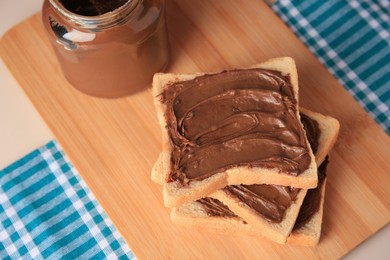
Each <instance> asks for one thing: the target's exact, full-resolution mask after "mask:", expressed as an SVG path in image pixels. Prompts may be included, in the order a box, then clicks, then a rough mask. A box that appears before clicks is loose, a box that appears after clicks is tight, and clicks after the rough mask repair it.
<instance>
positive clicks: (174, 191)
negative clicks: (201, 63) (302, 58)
mask: <svg viewBox="0 0 390 260" xmlns="http://www.w3.org/2000/svg"><path fill="white" fill-rule="evenodd" d="M250 68H262V69H269V70H275V71H279V72H281V73H282V74H283V75H290V81H291V84H292V87H293V90H294V96H295V99H296V100H297V106H298V74H297V70H296V66H295V61H294V60H293V59H292V58H290V57H282V58H275V59H270V60H268V61H265V62H262V63H259V64H256V65H254V66H251V67H250ZM205 74H206V73H193V74H167V73H157V74H155V75H154V78H153V90H152V93H153V97H154V99H153V100H154V104H155V107H156V111H157V117H158V121H159V124H160V127H161V129H162V132H163V133H162V146H163V152H162V155H161V156H160V159H161V160H162V166H160V167H157V168H158V169H159V171H162V172H161V175H162V176H167V175H168V174H169V171H170V164H171V152H172V146H171V143H170V138H169V135H168V130H167V124H166V120H165V116H164V114H165V111H166V110H167V109H168V108H167V106H166V104H164V103H163V102H161V99H160V94H161V93H163V91H164V89H165V88H168V87H169V86H170V85H171V84H172V83H174V82H180V81H187V80H192V79H194V78H195V77H198V76H201V75H205ZM296 117H297V118H298V120H299V122H300V115H299V112H298V107H297V113H296ZM301 127H302V128H303V126H302V124H301ZM305 141H306V144H307V147H308V149H309V155H310V158H311V163H310V165H309V167H308V169H307V170H306V171H304V172H303V173H301V174H300V175H298V176H292V175H289V174H286V173H280V172H279V170H278V169H265V168H260V167H246V166H241V167H235V168H231V169H228V170H226V171H224V172H220V173H217V174H215V175H213V176H211V177H209V178H206V179H205V180H202V181H193V182H191V183H190V185H189V186H188V187H183V186H182V185H181V183H180V182H179V181H174V182H165V181H164V188H163V194H164V205H165V206H166V207H170V208H171V207H177V206H180V205H182V204H184V203H186V202H189V201H192V200H196V199H200V198H202V197H205V196H207V195H208V194H209V193H211V192H213V191H215V190H218V189H221V188H223V187H225V186H226V185H239V184H248V185H250V184H276V185H283V186H292V187H296V188H303V189H309V188H314V187H316V186H317V174H316V170H317V165H316V162H315V158H314V155H313V153H312V150H311V148H310V145H309V143H308V141H307V139H306V138H305ZM152 179H153V177H152ZM164 179H165V177H164Z"/></svg>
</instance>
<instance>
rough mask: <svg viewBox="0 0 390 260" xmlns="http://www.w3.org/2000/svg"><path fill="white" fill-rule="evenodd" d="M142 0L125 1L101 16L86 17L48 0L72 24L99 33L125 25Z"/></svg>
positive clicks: (59, 2) (56, 1)
mask: <svg viewBox="0 0 390 260" xmlns="http://www.w3.org/2000/svg"><path fill="white" fill-rule="evenodd" d="M140 2H142V0H127V2H126V3H125V4H123V5H122V6H120V7H118V8H117V9H115V10H113V11H110V12H106V13H104V14H101V15H94V16H87V15H80V14H77V13H74V12H71V11H69V10H68V9H67V8H65V6H64V5H63V4H62V3H61V1H60V0H49V3H50V4H51V5H52V6H53V8H54V9H55V10H56V11H57V13H59V14H60V15H61V16H63V17H64V18H65V19H67V20H68V21H69V22H71V23H72V24H74V25H76V26H78V27H80V28H81V29H87V30H92V31H100V30H104V29H108V28H111V27H112V26H115V25H120V24H123V23H125V22H126V21H127V20H128V18H129V16H130V14H131V13H132V12H133V10H134V9H135V8H136V7H137V6H138V4H139V3H140Z"/></svg>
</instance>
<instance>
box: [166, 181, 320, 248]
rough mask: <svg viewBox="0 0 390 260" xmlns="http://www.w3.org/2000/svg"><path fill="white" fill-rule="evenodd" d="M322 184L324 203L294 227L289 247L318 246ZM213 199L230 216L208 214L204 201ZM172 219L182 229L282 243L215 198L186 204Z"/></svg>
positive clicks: (174, 213) (173, 211)
mask: <svg viewBox="0 0 390 260" xmlns="http://www.w3.org/2000/svg"><path fill="white" fill-rule="evenodd" d="M320 185H321V188H320V194H321V195H320V196H321V200H320V204H319V209H318V211H317V212H316V213H314V214H313V215H312V216H311V217H310V219H309V220H308V221H307V222H306V223H305V224H304V225H302V226H300V227H299V228H295V226H294V227H293V230H292V232H291V233H290V234H289V236H288V237H287V241H286V243H287V244H295V245H301V246H315V245H317V244H318V242H319V240H320V236H321V225H322V216H323V205H324V199H325V187H326V178H325V180H324V181H323V182H322V183H321V184H320ZM210 199H212V200H213V201H212V203H213V204H216V205H218V207H219V208H224V211H227V212H228V213H229V216H228V217H226V216H222V215H211V214H217V213H210V211H207V210H206V209H205V207H204V203H205V202H204V201H205V200H210ZM302 207H304V205H302V206H301V208H302ZM171 219H172V221H173V222H174V223H176V224H178V225H181V226H185V227H192V228H197V229H200V230H209V231H214V232H217V233H220V234H230V233H236V234H243V235H248V236H255V237H261V238H266V239H270V240H272V241H274V242H278V243H280V242H281V241H283V240H281V241H280V240H278V239H275V237H274V236H271V237H267V234H265V233H264V230H262V229H259V228H254V227H253V226H252V225H250V224H248V223H247V222H246V221H245V220H244V219H242V218H241V217H239V216H237V215H235V213H234V212H233V211H230V209H229V208H228V207H227V206H226V205H225V204H223V203H222V202H220V201H218V200H216V199H213V198H204V199H201V200H197V201H193V202H189V203H186V204H184V205H183V206H181V207H179V208H173V209H172V210H171ZM281 243H284V242H281Z"/></svg>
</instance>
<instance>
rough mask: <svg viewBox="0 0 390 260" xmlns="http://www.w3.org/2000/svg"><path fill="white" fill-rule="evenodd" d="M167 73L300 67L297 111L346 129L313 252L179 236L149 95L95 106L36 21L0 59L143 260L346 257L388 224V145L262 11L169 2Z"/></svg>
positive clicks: (18, 32)
mask: <svg viewBox="0 0 390 260" xmlns="http://www.w3.org/2000/svg"><path fill="white" fill-rule="evenodd" d="M167 22H168V28H169V34H170V41H171V63H170V67H169V68H168V71H169V72H177V73H191V72H195V71H217V70H222V69H228V68H234V67H247V66H249V65H251V64H254V63H258V62H261V61H263V60H265V59H268V58H272V57H277V56H291V57H293V58H295V59H296V62H297V66H298V72H299V82H300V104H301V105H302V106H304V107H307V108H309V109H312V110H314V111H318V112H321V113H324V114H329V115H331V116H333V117H336V118H337V119H339V121H340V123H341V132H340V137H339V139H338V142H337V144H336V146H335V148H334V150H333V151H332V153H331V164H330V168H329V178H328V186H327V192H326V202H325V208H324V210H325V212H324V220H323V235H322V239H321V242H320V244H319V245H318V246H317V247H315V248H305V247H300V246H291V245H277V244H274V243H272V242H268V241H265V240H262V239H260V238H254V237H246V236H242V235H234V234H232V235H219V234H214V233H209V232H205V231H203V230H200V231H197V230H190V229H185V228H181V227H177V226H175V225H174V224H172V223H171V221H170V219H169V210H168V209H166V208H164V206H163V201H162V192H161V187H159V186H158V185H156V184H154V183H152V181H151V180H150V172H151V168H152V165H153V163H154V161H155V160H156V159H157V156H158V154H159V152H160V149H161V131H160V129H159V127H158V124H157V119H156V115H155V110H154V106H153V104H152V95H151V90H150V88H148V89H145V90H144V91H142V92H140V93H138V94H135V95H133V96H129V97H127V98H121V99H111V100H110V99H98V98H93V97H89V96H87V95H84V94H82V93H80V92H78V91H76V90H75V89H73V88H72V86H71V85H70V84H68V83H67V82H66V80H65V79H64V77H63V76H62V74H61V71H60V68H59V65H58V63H57V60H56V58H55V56H54V53H53V51H52V49H51V47H50V46H49V42H48V40H47V37H46V35H45V33H44V30H43V26H42V25H41V21H40V15H39V14H37V15H35V16H33V17H31V18H30V19H28V20H26V21H25V22H23V23H21V24H20V25H18V26H16V27H15V28H13V29H12V30H11V31H9V32H8V33H7V34H6V35H5V36H4V37H3V39H2V41H1V48H0V49H1V56H2V58H3V60H4V61H5V63H6V64H7V66H8V67H9V69H10V70H11V72H12V73H13V74H14V76H15V78H16V79H17V81H18V82H19V84H20V86H21V87H22V88H23V90H24V91H25V93H26V94H27V96H28V97H29V98H30V99H31V101H32V102H33V104H34V105H35V107H36V109H37V110H38V111H39V113H40V114H41V115H42V117H43V118H44V120H45V121H46V123H47V124H48V126H49V127H50V129H51V130H52V132H53V133H54V135H55V136H56V138H57V139H58V141H59V142H60V144H61V145H62V146H63V148H64V150H65V152H66V153H67V154H68V155H69V157H70V159H71V161H72V162H73V163H74V165H75V166H76V168H77V169H78V171H79V172H80V174H81V175H82V177H83V178H84V180H85V181H86V182H87V184H88V185H89V187H90V188H91V190H92V191H93V193H94V194H95V195H96V197H97V199H98V200H99V202H100V203H101V204H102V206H103V207H104V209H105V210H106V211H107V213H108V215H109V216H110V217H111V219H112V220H113V222H114V223H115V225H116V227H117V228H118V229H119V231H120V232H121V233H122V235H123V236H124V238H125V240H126V241H127V242H128V244H129V245H130V247H131V249H132V250H133V251H134V253H135V254H136V255H137V256H138V257H139V258H140V259H156V258H172V259H183V258H184V259H186V258H210V259H217V258H222V259H229V258H231V259H241V258H249V259H253V258H264V259H276V258H298V259H302V258H303V257H304V258H317V257H318V258H324V259H328V258H339V257H341V256H342V255H344V254H346V253H347V252H348V251H349V250H351V249H352V248H353V247H355V246H356V245H358V244H359V243H361V242H362V241H364V240H365V239H366V238H367V237H369V236H370V235H372V234H373V233H374V232H376V231H377V230H378V229H380V228H381V227H383V226H384V225H385V224H387V223H389V221H390V189H389V187H390V157H389V155H390V139H389V137H388V136H387V135H386V134H385V132H384V131H383V130H382V129H381V128H380V127H379V126H378V125H377V124H376V123H375V122H374V121H373V120H372V119H371V118H370V116H369V115H368V114H367V113H366V112H364V111H363V109H362V108H361V107H360V106H359V105H358V104H357V103H356V102H355V101H354V100H353V98H352V97H351V96H350V95H349V94H348V93H347V92H346V91H345V90H344V88H343V87H342V86H341V85H340V84H339V82H338V81H337V80H336V79H335V78H333V77H332V76H331V75H330V74H329V73H328V71H327V70H326V69H325V68H324V67H323V66H322V65H321V64H320V63H319V62H318V60H317V59H316V58H315V57H314V56H313V55H312V54H311V53H310V52H309V51H308V49H307V48H306V47H305V46H304V45H303V44H302V43H301V42H300V41H299V40H298V39H297V38H296V37H295V36H294V34H293V33H292V32H291V31H290V30H289V29H288V28H287V27H286V26H285V25H284V24H283V22H282V21H281V20H280V19H279V18H278V17H277V16H276V15H275V14H274V13H273V12H272V10H271V9H270V8H269V7H268V6H267V5H266V4H265V3H264V2H262V1H255V0H251V1H233V0H231V1H190V0H186V1H182V0H180V1H179V0H175V1H167Z"/></svg>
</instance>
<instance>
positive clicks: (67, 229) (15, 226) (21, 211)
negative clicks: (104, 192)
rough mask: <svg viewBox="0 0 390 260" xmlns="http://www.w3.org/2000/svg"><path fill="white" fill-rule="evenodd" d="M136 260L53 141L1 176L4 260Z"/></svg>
mask: <svg viewBox="0 0 390 260" xmlns="http://www.w3.org/2000/svg"><path fill="white" fill-rule="evenodd" d="M21 258H23V259H47V258H49V259H76V258H81V259H90V258H92V259H118V258H119V259H135V257H134V255H133V253H132V252H131V251H130V249H129V247H128V246H127V245H126V243H125V241H124V240H123V238H122V237H121V235H120V234H119V233H118V231H117V230H116V229H115V227H114V226H113V224H112V222H111V220H110V219H109V218H108V216H107V215H106V213H105V212H104V210H103V209H102V207H101V206H100V205H99V203H98V202H97V200H96V199H95V197H94V196H93V194H92V193H91V191H90V190H89V189H88V187H87V186H86V184H85V183H84V181H83V180H82V179H81V177H80V175H79V174H78V173H77V172H76V170H75V168H74V167H73V166H72V164H71V163H70V162H69V160H68V158H67V157H66V155H64V153H63V151H62V150H61V148H60V147H59V145H58V144H57V142H55V141H51V142H49V143H48V144H47V145H45V146H43V147H41V148H39V149H37V150H35V151H33V152H32V153H30V154H28V155H27V156H25V157H23V158H22V159H20V160H18V161H17V162H15V163H14V164H12V165H10V166H9V167H7V168H5V169H4V170H1V171H0V259H21Z"/></svg>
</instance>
